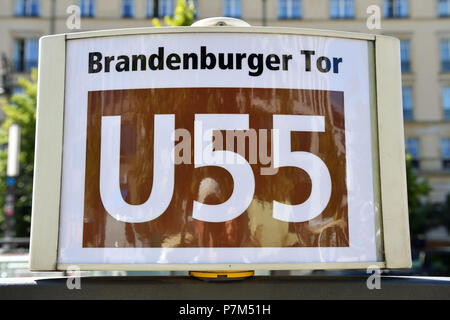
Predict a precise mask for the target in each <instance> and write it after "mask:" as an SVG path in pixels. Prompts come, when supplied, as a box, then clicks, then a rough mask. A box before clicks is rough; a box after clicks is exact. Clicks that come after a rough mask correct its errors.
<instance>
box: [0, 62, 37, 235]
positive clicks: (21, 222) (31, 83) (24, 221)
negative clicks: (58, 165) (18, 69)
mask: <svg viewBox="0 0 450 320" xmlns="http://www.w3.org/2000/svg"><path fill="white" fill-rule="evenodd" d="M19 84H20V86H21V88H22V89H23V93H19V94H14V95H13V96H12V97H11V99H10V102H9V104H7V105H4V106H3V107H2V109H3V111H4V112H5V114H6V119H5V121H4V122H3V123H2V125H1V127H0V145H1V146H6V145H7V143H8V130H9V127H10V125H11V124H12V123H17V124H18V125H19V126H20V127H21V141H20V155H19V163H20V174H19V176H18V177H17V187H16V208H15V209H16V210H15V216H16V232H17V236H19V237H25V236H28V235H29V232H30V220H31V200H32V191H33V162H34V137H35V127H36V95H37V70H33V71H32V72H31V80H28V79H25V78H20V79H19ZM7 157H8V154H7V148H5V147H3V148H2V149H1V150H0V210H1V213H2V214H0V230H1V231H3V220H4V215H3V208H4V203H5V192H6V162H7Z"/></svg>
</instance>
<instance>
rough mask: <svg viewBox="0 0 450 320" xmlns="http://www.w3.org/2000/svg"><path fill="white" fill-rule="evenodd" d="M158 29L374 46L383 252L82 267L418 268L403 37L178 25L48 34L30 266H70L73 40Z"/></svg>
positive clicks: (42, 58) (42, 56)
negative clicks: (63, 221)
mask: <svg viewBox="0 0 450 320" xmlns="http://www.w3.org/2000/svg"><path fill="white" fill-rule="evenodd" d="M151 34H160V35H163V34H167V35H169V34H180V35H184V36H186V37H189V35H191V34H213V35H217V36H220V35H221V34H246V36H247V37H251V36H252V35H257V34H259V35H268V34H275V35H301V36H308V37H331V38H340V39H353V40H360V41H366V42H367V43H368V48H369V55H368V57H369V63H368V66H369V71H368V72H369V78H370V80H369V82H370V105H371V107H370V109H371V121H372V127H373V128H372V136H373V139H372V144H373V146H372V150H373V160H374V161H373V168H374V172H373V177H374V180H375V183H374V184H375V186H374V192H375V197H376V198H377V199H376V201H377V202H378V206H377V207H378V208H379V210H378V211H379V212H376V215H377V218H378V220H380V221H378V222H376V223H377V224H378V225H377V227H378V228H379V230H381V235H378V236H379V239H380V240H379V243H378V244H377V246H381V247H382V249H381V251H382V254H381V256H379V257H378V258H377V261H371V262H320V263H268V264H267V263H263V264H261V263H256V264H253V263H251V264H241V263H237V264H229V263H220V264H210V263H207V264H179V263H176V264H133V263H119V264H115V263H111V264H106V263H105V264H95V263H93V264H91V263H89V264H83V263H81V264H78V265H79V266H80V268H81V269H82V270H250V269H251V270H264V269H265V270H296V269H297V270H300V269H362V268H367V267H369V266H374V265H375V266H378V267H381V268H408V267H410V266H411V251H410V238H409V223H408V208H407V188H406V170H405V151H404V150H405V147H404V131H403V113H402V97H401V71H400V50H399V41H398V40H397V39H395V38H392V37H386V36H379V35H369V34H356V33H348V32H336V31H322V30H308V29H297V28H295V29H294V28H267V27H195V28H194V27H170V28H142V29H121V30H109V31H94V32H84V33H73V34H62V35H54V36H46V37H43V38H41V40H40V46H39V47H40V49H39V50H40V51H39V79H38V107H37V124H36V152H35V173H34V188H33V208H32V227H31V248H30V269H31V270H33V271H56V270H66V269H67V268H69V266H70V265H69V264H61V263H58V245H59V242H58V241H59V239H58V238H59V236H58V234H59V230H60V210H61V186H62V169H63V168H62V161H63V133H64V112H65V98H66V96H65V94H66V93H65V89H66V88H65V86H66V71H67V70H66V59H67V55H66V54H67V51H66V49H67V44H68V42H70V41H72V40H77V39H93V38H104V37H120V36H132V35H151Z"/></svg>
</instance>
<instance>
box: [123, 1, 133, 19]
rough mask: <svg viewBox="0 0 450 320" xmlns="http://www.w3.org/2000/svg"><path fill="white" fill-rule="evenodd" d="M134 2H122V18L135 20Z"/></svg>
mask: <svg viewBox="0 0 450 320" xmlns="http://www.w3.org/2000/svg"><path fill="white" fill-rule="evenodd" d="M133 16H134V0H122V17H124V18H133Z"/></svg>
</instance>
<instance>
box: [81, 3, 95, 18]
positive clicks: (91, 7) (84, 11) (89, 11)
mask: <svg viewBox="0 0 450 320" xmlns="http://www.w3.org/2000/svg"><path fill="white" fill-rule="evenodd" d="M78 2H79V3H78V4H79V6H80V12H81V16H82V17H94V15H95V0H79V1H78Z"/></svg>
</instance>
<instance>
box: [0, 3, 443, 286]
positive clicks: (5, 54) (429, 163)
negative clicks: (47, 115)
mask: <svg viewBox="0 0 450 320" xmlns="http://www.w3.org/2000/svg"><path fill="white" fill-rule="evenodd" d="M216 16H228V17H235V18H240V19H243V20H245V21H247V22H248V23H250V24H251V25H255V26H261V25H262V26H282V27H299V28H315V29H331V30H343V31H352V32H362V33H373V34H383V35H391V36H394V37H397V38H399V39H400V40H401V65H402V79H403V91H402V94H403V114H404V124H405V137H406V141H405V144H406V150H405V151H406V152H407V177H408V197H409V199H408V204H409V213H410V229H411V246H412V250H413V268H412V269H411V270H408V271H405V270H399V271H390V273H391V274H411V275H440V276H449V275H450V236H449V231H450V0H194V1H187V0H186V1H185V0H1V1H0V106H1V111H0V123H1V128H0V277H30V276H45V275H46V274H36V273H30V272H29V271H28V249H29V231H30V220H31V193H32V182H33V159H34V134H35V118H36V79H37V71H36V68H37V66H38V52H39V40H38V39H39V38H40V37H41V36H44V35H48V34H57V33H69V32H80V31H89V30H102V29H117V28H133V27H150V26H164V25H169V26H180V25H185V26H188V25H191V24H192V23H193V22H195V21H196V20H199V19H203V18H208V17H216ZM19 137H20V138H19ZM8 150H10V154H14V153H16V154H17V153H18V154H19V157H18V158H17V159H14V158H10V159H9V165H8V166H7V162H8ZM7 167H8V172H7ZM313 272H314V273H323V274H357V273H358V272H357V271H351V272H350V271H341V272H338V271H333V272H325V271H320V270H317V271H313ZM360 272H362V273H365V271H360ZM60 274H62V273H60ZM83 274H88V275H126V274H127V273H126V272H95V273H94V272H85V273H83ZM138 274H139V275H142V274H160V275H172V274H184V273H169V272H165V273H157V272H152V273H136V272H134V273H130V272H129V273H128V275H138ZM257 274H305V272H295V271H283V272H280V271H278V272H270V271H267V272H258V273H257ZM51 275H52V276H54V275H55V274H51Z"/></svg>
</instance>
